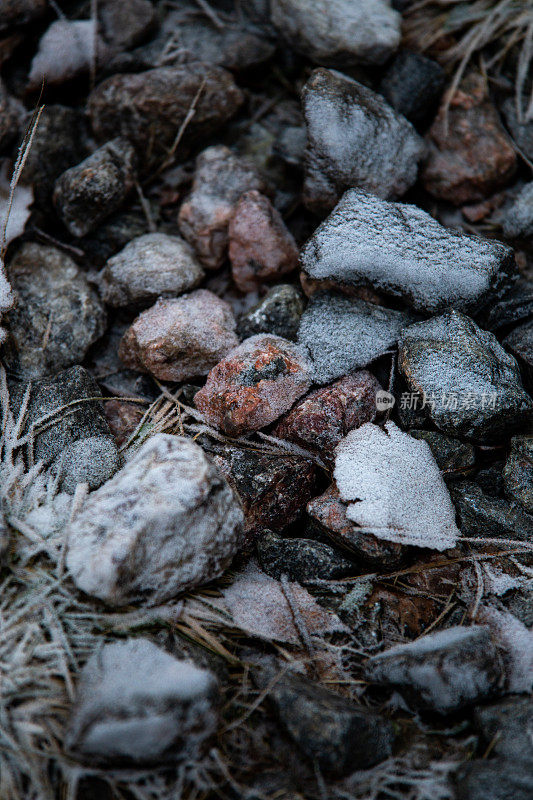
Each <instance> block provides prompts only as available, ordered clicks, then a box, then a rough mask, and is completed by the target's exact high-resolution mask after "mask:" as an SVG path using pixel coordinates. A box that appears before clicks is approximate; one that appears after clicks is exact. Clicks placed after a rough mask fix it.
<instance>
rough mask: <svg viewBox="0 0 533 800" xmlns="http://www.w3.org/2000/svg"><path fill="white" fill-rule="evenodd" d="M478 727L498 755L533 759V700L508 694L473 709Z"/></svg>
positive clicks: (520, 759) (513, 759) (527, 759)
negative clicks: (503, 698) (487, 704)
mask: <svg viewBox="0 0 533 800" xmlns="http://www.w3.org/2000/svg"><path fill="white" fill-rule="evenodd" d="M474 720H475V723H476V727H477V728H478V730H479V731H480V733H481V735H482V736H483V739H484V741H485V743H486V745H487V746H488V745H489V744H492V748H491V752H492V754H493V755H495V756H499V757H501V758H508V759H510V760H512V761H515V762H516V761H524V762H525V763H528V762H529V763H530V764H531V763H533V739H532V737H531V731H533V700H532V699H531V697H509V698H506V699H505V700H500V701H499V702H498V703H494V704H492V705H489V706H480V707H479V708H476V710H475V713H474Z"/></svg>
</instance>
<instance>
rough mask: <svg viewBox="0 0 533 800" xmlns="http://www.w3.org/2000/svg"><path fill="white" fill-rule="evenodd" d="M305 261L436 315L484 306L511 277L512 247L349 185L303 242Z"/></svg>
mask: <svg viewBox="0 0 533 800" xmlns="http://www.w3.org/2000/svg"><path fill="white" fill-rule="evenodd" d="M302 263H303V268H304V271H305V273H306V274H307V275H308V277H310V278H314V279H316V280H333V281H335V282H336V283H340V284H344V285H347V286H371V287H373V288H374V289H377V290H379V291H383V292H385V293H387V294H391V295H393V296H395V297H401V298H403V299H404V300H405V301H406V302H407V303H409V305H412V306H413V307H414V308H417V309H420V310H422V311H428V312H434V313H435V312H437V311H440V310H443V309H445V308H446V307H447V306H449V305H453V306H454V308H457V309H459V310H467V309H468V308H471V307H473V308H475V309H476V310H477V309H479V307H480V306H481V305H482V304H483V303H486V302H487V301H488V300H489V299H491V298H493V297H494V295H495V294H496V293H497V291H498V290H499V288H500V286H501V284H503V283H504V282H505V281H506V278H507V273H508V272H509V271H510V269H511V268H512V265H513V252H512V250H511V248H510V247H507V246H506V245H503V244H501V243H500V242H495V241H492V240H488V239H487V240H485V239H478V238H475V237H473V236H467V235H466V234H463V233H461V232H459V231H456V230H453V229H448V228H443V227H442V225H440V224H439V223H438V222H436V220H434V219H433V217H431V216H430V215H429V214H427V213H426V212H425V211H422V209H420V208H418V207H417V206H411V205H405V204H402V203H389V202H386V201H384V200H380V199H379V198H378V197H375V196H374V195H371V194H368V193H367V192H362V191H360V190H359V189H351V190H350V191H347V192H346V193H345V194H344V196H343V198H342V200H341V201H340V203H339V204H338V205H337V206H336V208H335V210H334V211H333V213H332V214H330V216H329V217H328V218H327V219H326V220H325V221H324V222H323V223H322V224H321V225H319V227H318V228H317V230H316V231H315V233H314V234H313V236H312V237H311V238H310V239H309V241H308V242H307V244H306V245H305V247H304V248H303V251H302ZM428 265H431V266H430V267H428Z"/></svg>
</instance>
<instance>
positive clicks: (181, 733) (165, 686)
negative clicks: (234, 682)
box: [65, 639, 217, 764]
mask: <svg viewBox="0 0 533 800" xmlns="http://www.w3.org/2000/svg"><path fill="white" fill-rule="evenodd" d="M216 696H217V681H216V678H215V677H214V675H213V674H212V673H211V672H209V671H208V670H205V669H200V668H199V667H197V666H195V665H194V664H192V663H190V662H187V661H180V660H178V659H176V658H174V657H173V656H171V655H170V654H169V653H166V652H165V651H164V650H162V649H161V648H159V647H157V646H156V645H155V644H153V643H152V642H151V641H149V640H148V639H130V640H128V641H125V642H115V643H113V644H106V645H105V646H104V647H103V648H102V649H101V650H100V651H99V652H96V653H95V654H94V655H93V656H92V657H91V658H90V659H89V661H88V662H87V664H86V665H85V667H84V669H83V671H82V674H81V679H80V683H79V686H78V691H77V697H76V700H75V702H74V707H73V711H72V714H71V717H70V720H69V724H68V729H67V734H66V740H65V747H66V749H67V751H68V752H70V753H72V754H73V755H74V756H76V757H77V758H80V759H82V760H88V761H95V762H105V763H110V762H111V763H114V762H119V763H120V762H123V761H126V762H134V763H136V764H138V763H154V762H159V761H164V762H167V761H171V762H176V761H181V760H185V759H191V760H192V759H197V758H198V757H199V756H200V755H201V753H202V750H203V748H204V744H205V742H206V740H207V739H208V738H209V737H210V736H211V735H212V734H213V733H214V732H215V730H216V725H217V711H216V706H215V701H216Z"/></svg>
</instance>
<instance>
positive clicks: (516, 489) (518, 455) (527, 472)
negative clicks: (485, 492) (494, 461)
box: [503, 436, 533, 514]
mask: <svg viewBox="0 0 533 800" xmlns="http://www.w3.org/2000/svg"><path fill="white" fill-rule="evenodd" d="M503 481H504V485H505V493H506V495H507V497H508V498H509V499H510V500H516V501H517V502H518V503H520V505H521V506H522V508H524V509H525V510H526V511H527V512H528V513H529V514H533V436H515V437H513V438H512V439H511V450H510V452H509V455H508V456H507V460H506V462H505V466H504V468H503Z"/></svg>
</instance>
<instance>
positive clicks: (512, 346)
mask: <svg viewBox="0 0 533 800" xmlns="http://www.w3.org/2000/svg"><path fill="white" fill-rule="evenodd" d="M502 344H503V345H504V347H505V348H506V349H507V350H510V352H511V353H512V354H513V356H514V357H515V358H516V360H517V361H518V363H519V364H521V365H522V368H523V373H524V380H525V381H526V382H527V385H528V386H533V321H531V322H526V323H525V324H524V325H520V326H519V327H518V328H515V329H514V330H513V331H511V333H509V334H508V335H507V336H506V337H505V339H504V340H503V342H502Z"/></svg>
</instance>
